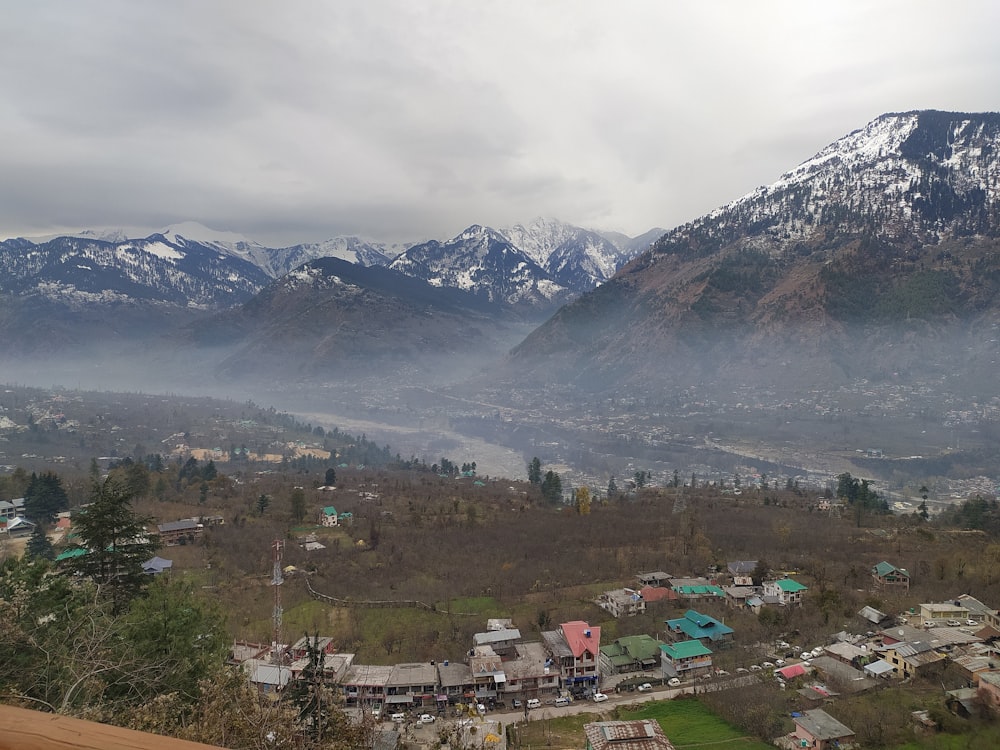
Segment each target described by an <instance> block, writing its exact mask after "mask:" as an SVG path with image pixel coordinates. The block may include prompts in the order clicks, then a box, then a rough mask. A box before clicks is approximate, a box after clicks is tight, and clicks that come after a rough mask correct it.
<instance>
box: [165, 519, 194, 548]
mask: <svg viewBox="0 0 1000 750" xmlns="http://www.w3.org/2000/svg"><path fill="white" fill-rule="evenodd" d="M203 528H204V527H203V526H202V525H201V524H200V523H198V522H197V521H195V520H194V519H193V518H182V519H181V520H180V521H168V522H167V523H161V524H158V525H157V527H156V533H157V534H159V536H160V543H161V544H163V545H165V546H167V547H172V546H174V545H176V544H189V543H191V542H194V540H195V538H196V537H197V536H199V535H200V534H201V532H202V530H203Z"/></svg>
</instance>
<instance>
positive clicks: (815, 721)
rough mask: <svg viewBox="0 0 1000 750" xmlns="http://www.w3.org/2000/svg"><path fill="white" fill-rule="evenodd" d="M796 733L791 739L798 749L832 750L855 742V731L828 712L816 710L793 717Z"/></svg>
mask: <svg viewBox="0 0 1000 750" xmlns="http://www.w3.org/2000/svg"><path fill="white" fill-rule="evenodd" d="M792 721H793V722H795V731H794V732H793V733H792V735H791V737H792V738H793V740H795V743H794V744H795V746H796V747H809V748H815V750H832V749H833V748H838V747H840V746H841V745H847V744H850V743H852V742H853V741H854V731H853V730H852V729H851V728H850V727H847V726H845V725H843V724H841V723H840V722H839V721H837V720H836V719H835V718H833V717H832V716H830V714H828V713H827V712H826V711H823V710H822V709H819V708H816V709H813V710H811V711H803V712H802V713H801V715H799V716H795V715H794V714H793V715H792Z"/></svg>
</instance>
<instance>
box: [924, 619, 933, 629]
mask: <svg viewBox="0 0 1000 750" xmlns="http://www.w3.org/2000/svg"><path fill="white" fill-rule="evenodd" d="M924 627H925V628H933V627H934V621H933V620H924Z"/></svg>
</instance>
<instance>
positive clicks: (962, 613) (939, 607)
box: [920, 600, 970, 625]
mask: <svg viewBox="0 0 1000 750" xmlns="http://www.w3.org/2000/svg"><path fill="white" fill-rule="evenodd" d="M969 614H970V612H969V610H968V609H966V608H965V607H964V606H963V605H962V603H961V602H960V601H957V600H955V601H950V602H940V603H934V602H927V603H925V604H921V605H920V620H921V621H922V622H924V623H934V625H944V624H945V623H947V622H948V620H958V621H959V622H965V621H966V620H967V619H969Z"/></svg>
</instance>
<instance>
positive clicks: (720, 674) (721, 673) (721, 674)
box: [715, 669, 729, 677]
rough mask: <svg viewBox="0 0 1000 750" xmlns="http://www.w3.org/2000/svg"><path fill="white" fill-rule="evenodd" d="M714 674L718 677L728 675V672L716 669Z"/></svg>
mask: <svg viewBox="0 0 1000 750" xmlns="http://www.w3.org/2000/svg"><path fill="white" fill-rule="evenodd" d="M715 674H716V676H718V677H729V672H727V671H726V670H724V669H716V670H715Z"/></svg>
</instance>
